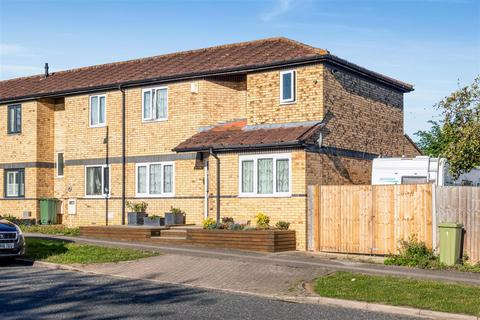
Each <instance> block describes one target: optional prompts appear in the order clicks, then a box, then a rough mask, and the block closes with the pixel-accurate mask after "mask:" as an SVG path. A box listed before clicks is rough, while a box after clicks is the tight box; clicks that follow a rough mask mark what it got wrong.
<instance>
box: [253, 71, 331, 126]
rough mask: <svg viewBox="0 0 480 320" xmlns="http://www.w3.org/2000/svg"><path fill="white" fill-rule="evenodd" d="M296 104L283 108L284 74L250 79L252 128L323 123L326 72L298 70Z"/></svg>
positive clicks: (264, 75) (271, 72)
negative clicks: (282, 75)
mask: <svg viewBox="0 0 480 320" xmlns="http://www.w3.org/2000/svg"><path fill="white" fill-rule="evenodd" d="M288 70H295V71H296V79H297V86H296V89H297V90H296V101H295V102H294V103H289V104H280V70H275V71H268V72H258V73H251V74H248V76H247V87H248V91H247V110H246V111H247V120H248V124H261V123H285V122H300V121H320V120H321V119H322V118H323V97H322V95H323V75H322V73H323V68H322V67H321V65H320V64H317V65H310V66H305V67H297V68H294V69H288Z"/></svg>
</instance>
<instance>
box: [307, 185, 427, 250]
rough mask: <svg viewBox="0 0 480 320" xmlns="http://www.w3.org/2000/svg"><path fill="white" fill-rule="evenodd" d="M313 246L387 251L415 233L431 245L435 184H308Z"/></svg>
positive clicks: (331, 248)
mask: <svg viewBox="0 0 480 320" xmlns="http://www.w3.org/2000/svg"><path fill="white" fill-rule="evenodd" d="M308 190H309V192H308V193H309V197H310V198H312V197H313V199H309V201H308V203H309V205H310V206H313V207H310V208H309V211H308V212H309V217H310V218H309V221H311V222H312V223H313V224H314V225H313V228H310V230H313V232H314V234H313V235H311V236H309V238H310V239H311V243H312V245H311V247H310V249H313V250H317V251H329V252H344V253H365V254H371V253H376V254H388V253H395V252H397V250H398V243H399V240H402V239H408V237H409V236H411V235H416V236H417V237H418V238H419V239H420V240H422V241H425V242H426V243H427V244H428V245H430V246H431V245H432V219H431V217H432V197H431V190H432V186H431V185H428V184H425V185H398V186H371V185H342V186H310V187H309V189H308Z"/></svg>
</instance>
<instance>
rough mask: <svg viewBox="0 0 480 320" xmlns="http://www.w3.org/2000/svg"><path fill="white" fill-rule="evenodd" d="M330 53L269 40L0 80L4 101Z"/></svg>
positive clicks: (303, 45) (289, 41)
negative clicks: (48, 74) (46, 74)
mask: <svg viewBox="0 0 480 320" xmlns="http://www.w3.org/2000/svg"><path fill="white" fill-rule="evenodd" d="M326 54H328V51H326V50H323V49H318V48H314V47H311V46H308V45H306V44H302V43H300V42H297V41H294V40H290V39H286V38H270V39H263V40H257V41H250V42H242V43H236V44H230V45H223V46H216V47H211V48H205V49H199V50H191V51H184V52H178V53H171V54H165V55H160V56H155V57H149V58H143V59H137V60H129V61H124V62H116V63H109V64H103V65H96V66H91V67H84V68H78V69H72V70H67V71H59V72H54V73H52V74H50V76H49V77H47V78H45V77H44V75H36V76H31V77H23V78H17V79H11V80H5V81H0V101H2V100H4V101H5V100H14V99H15V98H22V97H30V96H37V97H38V96H42V95H43V96H44V95H48V94H55V93H62V92H70V91H76V90H83V89H89V88H97V87H102V86H110V85H116V84H120V83H125V82H137V81H148V80H154V79H163V78H165V79H168V78H172V77H179V76H182V75H185V76H187V75H192V74H207V73H212V72H221V71H223V70H230V69H236V68H248V67H256V66H260V65H269V64H275V63H281V62H284V61H291V60H296V59H305V58H309V57H315V56H322V55H326Z"/></svg>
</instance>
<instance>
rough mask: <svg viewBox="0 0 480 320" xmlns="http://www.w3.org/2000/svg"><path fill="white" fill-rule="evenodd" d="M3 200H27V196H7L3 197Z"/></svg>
mask: <svg viewBox="0 0 480 320" xmlns="http://www.w3.org/2000/svg"><path fill="white" fill-rule="evenodd" d="M3 199H6V200H23V199H25V196H23V197H22V196H18V197H14V196H6V197H3Z"/></svg>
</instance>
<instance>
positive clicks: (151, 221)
mask: <svg viewBox="0 0 480 320" xmlns="http://www.w3.org/2000/svg"><path fill="white" fill-rule="evenodd" d="M143 223H144V225H146V226H156V227H158V226H161V225H164V224H165V218H163V217H160V216H157V215H155V214H154V215H151V216H147V217H145V218H144V219H143Z"/></svg>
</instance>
